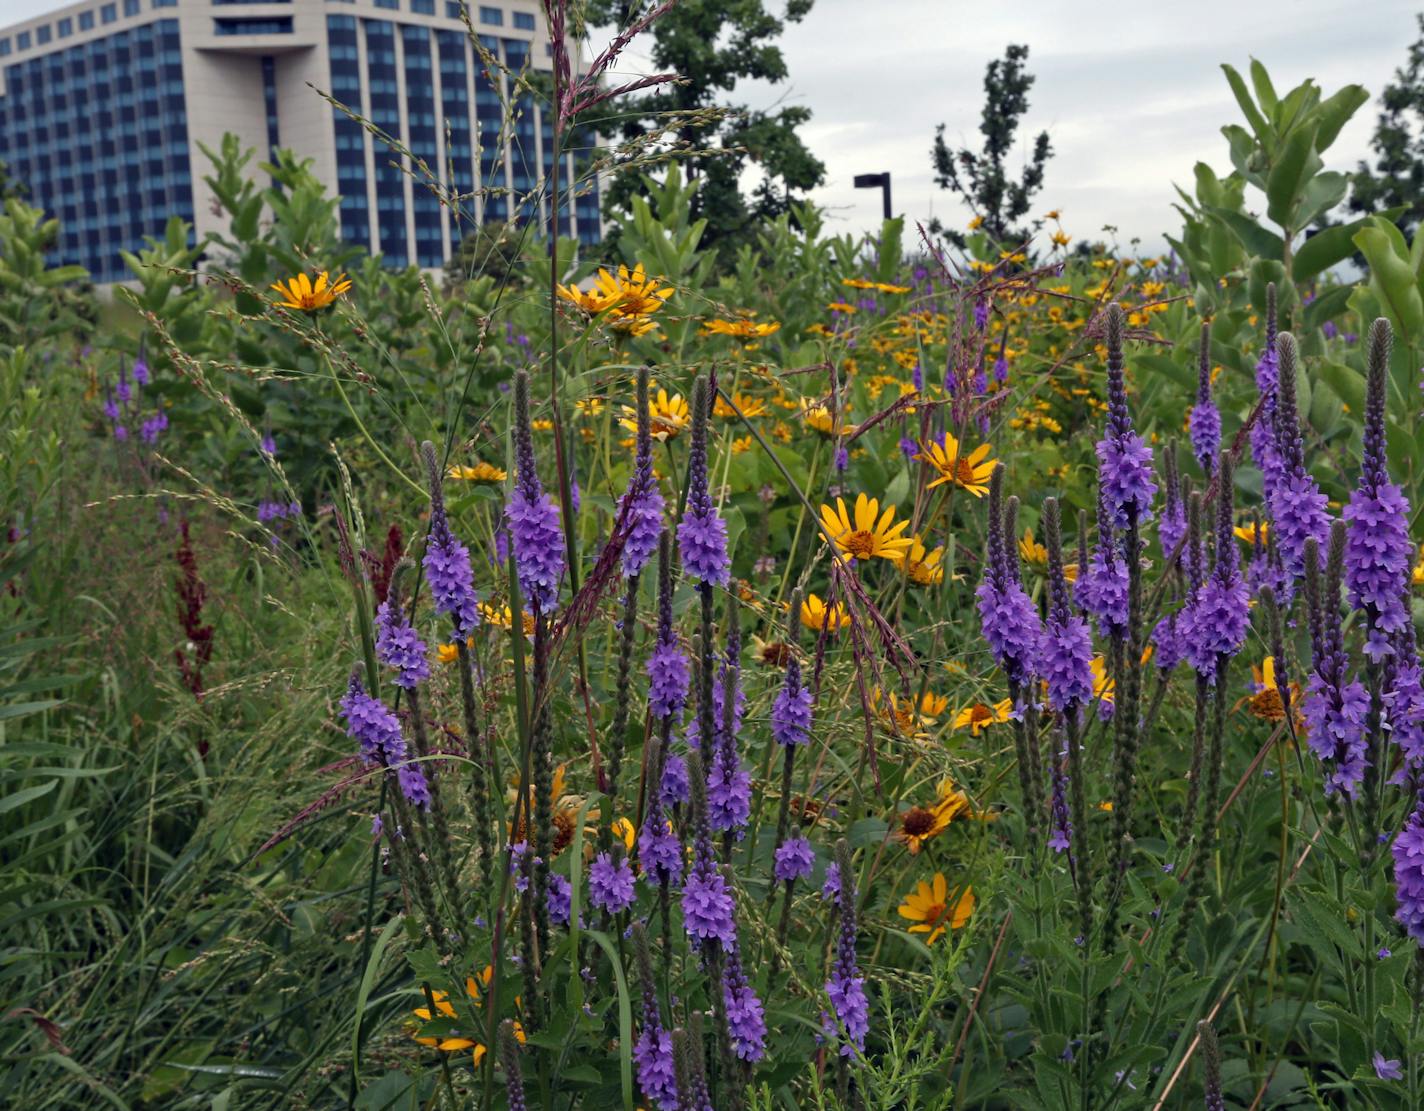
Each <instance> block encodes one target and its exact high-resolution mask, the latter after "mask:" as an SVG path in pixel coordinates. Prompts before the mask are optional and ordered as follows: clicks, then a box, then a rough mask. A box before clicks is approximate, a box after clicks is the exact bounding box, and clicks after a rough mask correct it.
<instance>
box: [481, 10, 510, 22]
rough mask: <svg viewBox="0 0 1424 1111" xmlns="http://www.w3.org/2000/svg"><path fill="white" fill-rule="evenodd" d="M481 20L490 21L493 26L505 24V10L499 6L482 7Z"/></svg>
mask: <svg viewBox="0 0 1424 1111" xmlns="http://www.w3.org/2000/svg"><path fill="white" fill-rule="evenodd" d="M480 22H481V23H488V24H489V25H490V26H491V27H503V26H504V12H503V11H501V10H500V9H499V8H486V7H481V8H480Z"/></svg>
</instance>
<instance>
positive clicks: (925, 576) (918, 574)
mask: <svg viewBox="0 0 1424 1111" xmlns="http://www.w3.org/2000/svg"><path fill="white" fill-rule="evenodd" d="M889 559H890V561H891V562H892V563H894V564H895V566H896V567H898V568H900V570H901V571H903V572H904V573H905V574H907V575H909V576H910V581H911V582H913V583H917V584H918V585H920V586H938V585H939V584H940V583H942V582H944V545H943V544H941V545H940V546H939V547H938V548H936V549H935V550H934V551H932V552H927V551H925V544H924V541H923V540H921V539H920V538H919V537H918V536H917V537H915V538H914V540H913V542H912V543H911V544H910V548H909V550H908V551H905V552H901V553H900V554H899V555H892V556H890V557H889Z"/></svg>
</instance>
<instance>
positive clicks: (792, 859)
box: [772, 837, 816, 883]
mask: <svg viewBox="0 0 1424 1111" xmlns="http://www.w3.org/2000/svg"><path fill="white" fill-rule="evenodd" d="M815 863H816V854H815V853H814V852H812V850H811V842H809V841H807V840H806V838H804V837H789V838H787V839H786V840H785V841H783V842H782V843H781V844H780V845H778V846H777V847H776V861H775V864H774V866H773V870H772V874H773V875H774V876H775V877H776V880H777V882H778V883H792V882H794V881H796V880H804V879H806V878H807V877H808V876H809V875H810V874H811V869H812V868H813V867H814V866H815Z"/></svg>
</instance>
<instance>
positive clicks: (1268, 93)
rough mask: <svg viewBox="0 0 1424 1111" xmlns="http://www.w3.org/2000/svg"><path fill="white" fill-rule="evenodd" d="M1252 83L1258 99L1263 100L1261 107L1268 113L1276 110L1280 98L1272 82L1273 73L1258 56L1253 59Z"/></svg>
mask: <svg viewBox="0 0 1424 1111" xmlns="http://www.w3.org/2000/svg"><path fill="white" fill-rule="evenodd" d="M1251 85H1252V87H1253V88H1254V89H1255V90H1256V99H1257V100H1259V101H1260V102H1261V107H1262V108H1264V109H1265V110H1266V111H1267V112H1268V113H1270V112H1274V111H1275V110H1276V105H1277V104H1279V103H1280V98H1279V97H1277V96H1276V87H1275V86H1274V85H1272V84H1271V75H1270V74H1269V73H1267V72H1266V67H1265V66H1263V65H1262V64H1261V63H1260V61H1259V60H1258V59H1256V58H1252V59H1251Z"/></svg>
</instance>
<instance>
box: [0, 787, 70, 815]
mask: <svg viewBox="0 0 1424 1111" xmlns="http://www.w3.org/2000/svg"><path fill="white" fill-rule="evenodd" d="M58 786H59V780H57V779H51V780H50V781H49V782H48V783H41V784H39V785H38V786H36V787H26V788H25V789H24V790H23V791H16V792H14V793H13V794H9V795H6V796H5V797H4V798H3V799H0V814H8V813H9V812H10V811H11V810H16V809H18V808H19V807H21V806H24V805H25V803H27V802H33V801H34V800H35V799H37V798H40V797H42V796H44V795H47V794H49V793H50V792H51V791H53V790H54V789H55V788H56V787H58Z"/></svg>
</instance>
